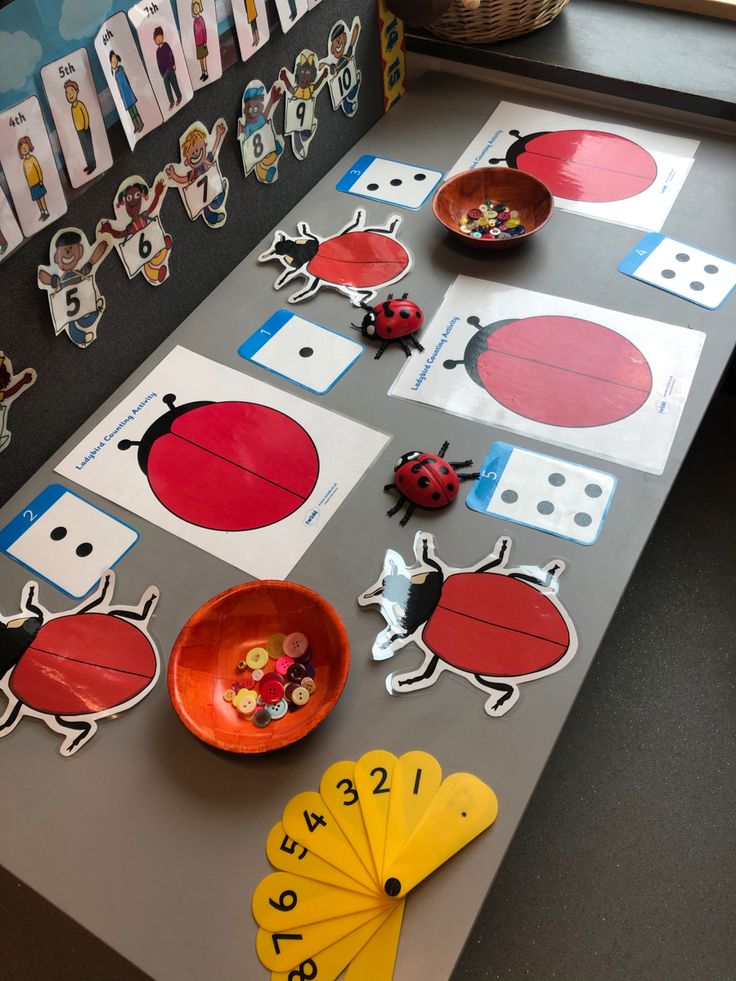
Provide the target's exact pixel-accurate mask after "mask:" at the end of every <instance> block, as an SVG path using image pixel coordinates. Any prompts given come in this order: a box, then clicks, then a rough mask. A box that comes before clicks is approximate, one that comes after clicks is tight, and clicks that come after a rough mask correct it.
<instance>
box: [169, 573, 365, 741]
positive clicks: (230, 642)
mask: <svg viewBox="0 0 736 981" xmlns="http://www.w3.org/2000/svg"><path fill="white" fill-rule="evenodd" d="M296 631H298V632H300V633H303V634H306V636H307V638H308V639H309V646H310V648H311V649H312V651H313V652H314V656H313V658H312V661H311V663H312V664H313V665H314V668H315V670H316V676H315V681H316V683H317V690H316V691H315V692H314V694H313V695H312V697H311V698H310V699H309V701H308V702H307V704H306V705H305V706H304V707H303V708H300V709H298V710H297V711H296V712H289V713H287V714H286V715H285V716H284V717H283V718H282V719H276V720H274V721H272V722H271V724H270V725H268V726H266V727H265V728H263V729H259V728H257V727H256V726H254V725H253V723H252V722H250V721H248V720H246V719H244V718H243V717H242V716H241V715H239V714H238V712H237V710H236V709H234V708H233V706H232V705H231V704H230V703H229V702H226V701H225V700H224V698H223V694H224V692H225V691H226V690H227V689H228V688H229V687H230V685H231V684H232V682H233V681H237V679H238V669H237V667H236V665H237V663H238V661H239V660H241V659H242V658H244V657H245V655H246V653H247V652H248V651H249V650H250V648H251V647H261V646H263V645H264V644H265V642H266V641H267V640H268V638H269V637H270V636H271V634H276V633H281V634H290V633H293V632H296ZM270 664H271V665H273V662H270ZM349 666H350V642H349V640H348V635H347V633H346V631H345V627H344V626H343V624H342V621H341V620H340V618H339V617H338V615H337V613H336V612H335V611H334V610H333V608H332V607H331V606H330V604H329V603H327V602H326V600H324V599H322V597H321V596H318V595H317V593H314V592H312V590H311V589H307V588H306V587H305V586H298V585H297V584H296V583H291V582H281V581H275V580H274V581H271V580H264V581H263V582H249V583H244V584H243V585H241V586H234V587H233V588H232V589H227V590H225V592H224V593H220V594H219V596H214V597H213V598H212V599H211V600H208V601H207V602H206V603H205V604H204V605H203V606H201V607H200V608H199V609H198V610H197V612H196V613H194V614H193V615H192V616H191V617H190V618H189V620H188V621H187V623H186V624H185V625H184V627H183V628H182V630H181V633H180V634H179V636H178V637H177V638H176V642H175V643H174V647H173V650H172V652H171V658H170V660H169V673H168V683H169V697H170V698H171V702H172V705H173V706H174V708H175V709H176V712H177V714H178V716H179V718H180V719H181V721H182V722H183V723H184V725H185V726H186V727H187V728H188V729H190V730H191V731H192V732H193V733H194V735H195V736H198V737H199V739H202V740H203V741H204V742H206V743H209V744H210V745H211V746H216V747H217V748H218V749H226V750H229V751H230V752H231V753H266V752H268V750H270V749H280V748H281V747H282V746H288V745H290V744H291V743H295V742H296V741H297V740H298V739H301V738H302V737H303V736H306V735H307V733H308V732H311V731H312V729H315V728H316V727H317V726H318V725H319V724H320V722H322V720H323V719H325V718H326V717H327V716H328V715H329V714H330V712H331V711H332V709H333V708H334V706H335V703H336V702H337V700H338V698H339V697H340V695H341V694H342V690H343V688H344V687H345V682H346V681H347V677H348V670H349Z"/></svg>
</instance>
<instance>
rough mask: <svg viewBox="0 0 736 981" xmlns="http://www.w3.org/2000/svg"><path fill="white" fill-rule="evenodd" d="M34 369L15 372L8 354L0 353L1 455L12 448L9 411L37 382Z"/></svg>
mask: <svg viewBox="0 0 736 981" xmlns="http://www.w3.org/2000/svg"><path fill="white" fill-rule="evenodd" d="M36 377H37V376H36V372H35V370H34V369H33V368H24V369H23V370H22V371H18V372H14V371H13V365H12V363H11V361H10V358H9V357H8V356H7V354H3V352H2V351H0V453H2V451H3V450H6V449H7V448H8V446H10V440H11V437H12V434H11V432H10V430H9V429H8V411H9V410H10V406H11V405H12V404H13V402H15V400H16V399H17V398H18V397H19V396H20V395H22V394H23V392H25V390H26V389H27V388H30V387H31V385H33V383H34V382H35V381H36Z"/></svg>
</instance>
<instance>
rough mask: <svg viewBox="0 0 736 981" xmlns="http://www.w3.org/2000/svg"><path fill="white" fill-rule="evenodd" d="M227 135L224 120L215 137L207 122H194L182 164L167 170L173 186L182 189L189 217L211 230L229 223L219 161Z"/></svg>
mask: <svg viewBox="0 0 736 981" xmlns="http://www.w3.org/2000/svg"><path fill="white" fill-rule="evenodd" d="M226 133H227V123H226V122H225V120H224V119H218V120H217V122H216V123H215V130H214V138H213V136H212V135H211V134H210V132H209V130H208V129H207V127H206V126H205V125H204V124H203V123H199V122H197V123H192V125H191V126H189V128H188V129H187V130H186V132H185V133H184V134H183V136H182V137H181V139H180V140H179V153H180V159H179V163H178V164H173V163H170V164H167V165H166V166H165V167H164V174H165V175H166V179H167V181H168V182H169V186H172V187H173V186H176V187H178V189H179V194H180V195H181V200H182V203H183V204H184V207H185V208H186V211H187V214H188V215H189V217H190V218H191V219H192V221H196V220H197V218H200V217H201V218H202V220H203V221H204V223H205V225H207V226H208V227H209V228H220V227H221V226H222V225H224V224H225V222H226V220H227V212H226V211H225V202H226V201H227V191H228V185H227V180H226V179H225V178H224V177H223V176H222V173H221V171H220V164H219V162H218V157H219V155H220V150H221V148H222V141H223V140H224V138H225V134H226Z"/></svg>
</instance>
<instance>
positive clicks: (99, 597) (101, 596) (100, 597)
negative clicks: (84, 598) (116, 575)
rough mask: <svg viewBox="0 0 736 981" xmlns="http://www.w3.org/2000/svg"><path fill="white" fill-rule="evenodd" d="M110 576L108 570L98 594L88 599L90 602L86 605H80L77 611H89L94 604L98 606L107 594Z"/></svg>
mask: <svg viewBox="0 0 736 981" xmlns="http://www.w3.org/2000/svg"><path fill="white" fill-rule="evenodd" d="M111 578H112V576H111V575H110V573H109V572H108V573H107V575H106V576H105V579H104V581H103V583H102V589H101V590H100V592H99V594H98V595H97V596H95V598H94V599H93V600H90V602H89V603H87V605H86V606H83V607H81V609H79V610H77V613H89V611H90V610H93V609H94V608H95V607H96V606H99V605H100V603H102V602H103V601H104V599H105V597H106V596H107V591H108V589H109V588H110V580H111Z"/></svg>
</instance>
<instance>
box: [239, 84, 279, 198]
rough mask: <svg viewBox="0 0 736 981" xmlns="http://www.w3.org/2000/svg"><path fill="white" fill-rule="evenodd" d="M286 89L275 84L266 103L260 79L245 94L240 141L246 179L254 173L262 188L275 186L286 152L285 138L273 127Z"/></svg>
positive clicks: (250, 85) (240, 125)
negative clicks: (274, 117) (269, 185)
mask: <svg viewBox="0 0 736 981" xmlns="http://www.w3.org/2000/svg"><path fill="white" fill-rule="evenodd" d="M283 94H284V92H283V89H282V88H281V86H280V85H279V84H278V82H274V84H273V86H272V87H271V91H270V93H269V96H268V102H266V87H265V85H264V84H263V82H261V81H260V79H254V80H253V81H251V82H249V83H248V85H247V86H246V88H245V91H244V92H243V108H242V114H241V118H240V119H239V120H238V140H239V141H240V150H241V153H242V156H243V168H244V170H245V174H246V176H247V175H248V174H250V172H251V171H252V170H255V172H256V178H257V179H258V180H259V181H260V182H261V183H262V184H273V183H274V181H276V180H277V179H278V176H279V169H278V163H279V157H280V156H281V154H282V153H283V152H284V144H283V137H281V136H280V135H278V134H277V133H276V131H275V130H274V126H273V113H274V110H275V109H276V106H277V105H278V104H279V100H280V99H281V96H282V95H283Z"/></svg>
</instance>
